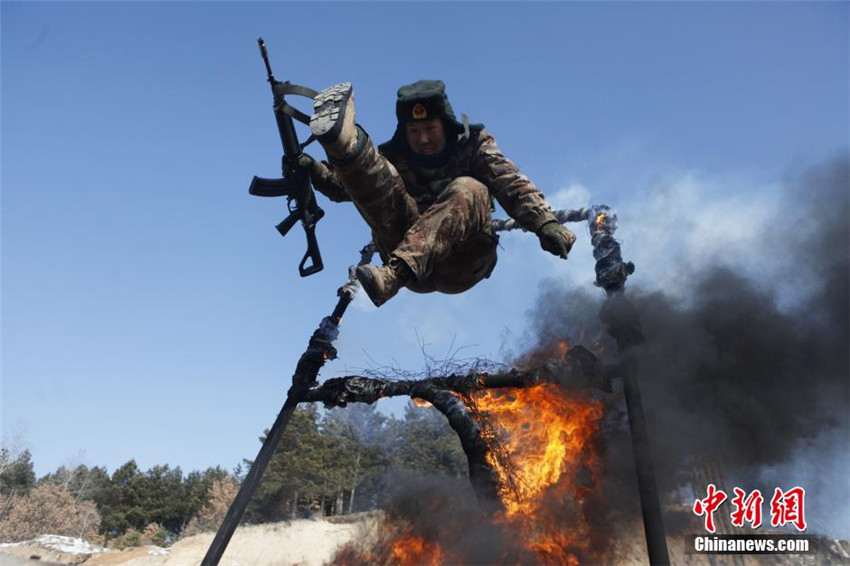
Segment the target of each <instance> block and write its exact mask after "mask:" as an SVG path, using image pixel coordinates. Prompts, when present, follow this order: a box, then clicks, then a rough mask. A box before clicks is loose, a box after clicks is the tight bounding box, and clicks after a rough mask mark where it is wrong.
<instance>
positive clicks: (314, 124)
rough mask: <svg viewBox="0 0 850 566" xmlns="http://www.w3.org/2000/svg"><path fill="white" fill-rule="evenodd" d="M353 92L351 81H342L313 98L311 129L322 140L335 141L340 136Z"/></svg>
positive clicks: (324, 141) (326, 141) (325, 141)
mask: <svg viewBox="0 0 850 566" xmlns="http://www.w3.org/2000/svg"><path fill="white" fill-rule="evenodd" d="M351 92H352V88H351V83H340V84H338V85H334V86H332V87H329V88H326V89H325V90H323V91H322V92H320V93H319V94H318V95H316V98H314V99H313V115H312V116H311V117H310V131H311V132H313V135H314V136H316V138H317V139H318V140H319V141H320V142H322V143H333V142H334V141H336V139H337V138H338V137H339V132H340V130H342V124H343V121H344V120H345V106H346V104H347V103H348V99H349V98H351Z"/></svg>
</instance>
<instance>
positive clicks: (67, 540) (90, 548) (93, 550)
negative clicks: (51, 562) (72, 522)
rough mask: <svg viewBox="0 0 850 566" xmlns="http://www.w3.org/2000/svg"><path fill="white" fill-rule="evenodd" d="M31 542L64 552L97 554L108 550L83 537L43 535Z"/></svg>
mask: <svg viewBox="0 0 850 566" xmlns="http://www.w3.org/2000/svg"><path fill="white" fill-rule="evenodd" d="M30 544H34V545H36V546H39V547H41V548H44V549H47V550H54V551H56V552H62V553H64V554H97V553H99V552H106V549H105V548H101V547H99V546H94V545H93V544H90V543H88V542H86V541H84V540H83V539H81V538H75V537H64V536H59V535H41V536H40V537H38V538H37V539H35V540H33V541H31V543H30Z"/></svg>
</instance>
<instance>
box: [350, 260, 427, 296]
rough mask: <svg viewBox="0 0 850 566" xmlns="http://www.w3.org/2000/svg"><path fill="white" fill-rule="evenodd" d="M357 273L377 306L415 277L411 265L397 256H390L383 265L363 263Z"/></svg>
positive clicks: (364, 288)
mask: <svg viewBox="0 0 850 566" xmlns="http://www.w3.org/2000/svg"><path fill="white" fill-rule="evenodd" d="M355 274H356V275H357V280H358V281H360V285H362V286H363V290H364V291H366V294H367V295H369V298H370V299H371V300H372V302H373V303H374V304H375V306H376V307H379V306H381V305H383V304H384V303H386V302H387V301H389V300H390V299H391V298H393V297H395V295H396V293H398V292H399V290H400V289H401V288H402V287H404V286H405V285H406V284H407V283H409V282H410V281H411V280H413V279H414V278H415V277H414V274H413V271H412V270H411V269H410V267H408V265H407V264H406V263H404V262H403V261H402V260H400V259H399V258H397V257H395V256H392V257H390V261H389V262H388V263H387V265H385V266H383V267H377V266H374V265H361V266H359V267H358V268H357V270H356V271H355Z"/></svg>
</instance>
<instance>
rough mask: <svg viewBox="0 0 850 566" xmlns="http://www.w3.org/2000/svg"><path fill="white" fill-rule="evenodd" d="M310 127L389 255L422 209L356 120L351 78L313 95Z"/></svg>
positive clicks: (383, 251)
mask: <svg viewBox="0 0 850 566" xmlns="http://www.w3.org/2000/svg"><path fill="white" fill-rule="evenodd" d="M310 130H311V131H312V132H313V134H314V135H316V137H317V139H318V140H319V142H320V143H321V144H322V146H323V147H324V148H325V151H326V153H327V154H328V158H329V160H330V162H331V163H332V164H333V165H334V171H335V173H336V174H337V176H338V177H339V179H340V181H342V184H343V186H344V187H345V191H346V193H348V195H349V196H350V197H351V200H352V202H353V203H354V205H355V206H356V207H357V210H358V211H359V212H360V215H361V216H363V218H364V220H366V223H367V224H368V225H369V227H370V228H371V229H372V233H373V237H374V239H375V243H376V244H377V245H378V248H379V249H380V251H381V252H382V255H384V256H386V254H387V252H389V251H390V250H392V249H394V248H395V247H396V246H397V245H398V244H399V242H401V240H402V238H404V234H405V233H406V232H407V230H408V229H409V228H410V227H411V226H412V225H413V223H414V222H415V221H416V219H417V218H418V216H419V212H418V209H417V206H416V201H415V200H414V199H413V197H411V196H410V195H409V194H408V192H407V190H406V189H405V187H404V182H403V181H402V179H401V176H400V175H399V174H398V171H396V168H395V167H394V166H393V164H392V163H390V162H389V161H387V159H386V158H385V157H384V156H382V155H381V154H380V153H379V152H378V150H377V148H375V145H374V144H373V143H372V140H371V139H370V138H369V136H368V135H367V134H366V132H365V131H363V129H362V128H360V126H357V125H356V124H355V121H354V93H353V91H352V88H351V84H350V83H342V84H339V85H335V86H332V87H330V88H328V89H325V90H324V91H322V92H321V93H319V95H318V96H317V97H316V99H315V100H314V114H313V116H312V117H311V120H310Z"/></svg>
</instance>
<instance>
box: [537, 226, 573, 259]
mask: <svg viewBox="0 0 850 566" xmlns="http://www.w3.org/2000/svg"><path fill="white" fill-rule="evenodd" d="M537 237H538V238H540V247H541V248H543V249H544V250H546V251H547V252H549V253H551V254H554V255H556V256H558V257H562V258H564V259H567V255H569V253H570V250H571V249H572V247H573V244H574V243H575V241H576V235H575V234H573V233H572V231H571V230H569V229H568V228H565V227H564V226H561V224H560V223H558V221H553V222H549V223H547V224H544V225H543V226H541V227H540V229H539V230H538V231H537Z"/></svg>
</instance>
